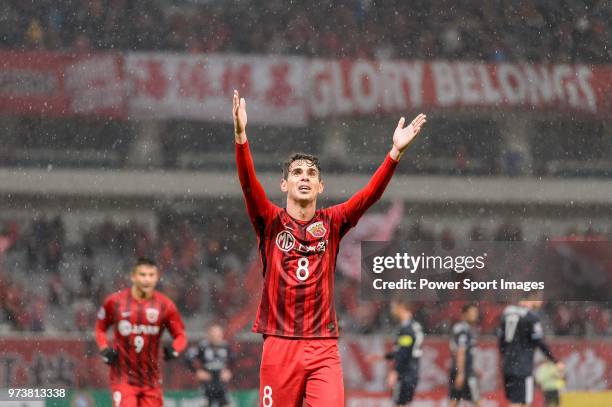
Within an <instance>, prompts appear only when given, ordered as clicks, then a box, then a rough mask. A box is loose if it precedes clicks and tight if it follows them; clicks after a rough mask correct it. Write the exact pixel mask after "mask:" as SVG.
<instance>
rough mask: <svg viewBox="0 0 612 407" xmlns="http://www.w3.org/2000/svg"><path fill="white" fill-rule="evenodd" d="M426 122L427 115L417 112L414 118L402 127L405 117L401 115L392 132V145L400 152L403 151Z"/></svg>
mask: <svg viewBox="0 0 612 407" xmlns="http://www.w3.org/2000/svg"><path fill="white" fill-rule="evenodd" d="M426 122H427V116H425V115H424V114H423V113H421V114H419V115H418V116H417V117H415V118H414V120H413V121H412V122H411V123H410V124H409V125H408V126H407V127H404V124H405V119H404V118H403V117H402V118H401V119H400V120H399V123H397V128H396V129H395V132H394V133H393V145H394V146H395V148H397V149H398V150H399V151H400V152H403V151H404V150H405V149H406V147H408V145H409V144H410V143H411V142H412V140H414V138H415V137H416V136H417V134H419V132H420V131H421V128H422V127H423V125H424V124H425V123H426Z"/></svg>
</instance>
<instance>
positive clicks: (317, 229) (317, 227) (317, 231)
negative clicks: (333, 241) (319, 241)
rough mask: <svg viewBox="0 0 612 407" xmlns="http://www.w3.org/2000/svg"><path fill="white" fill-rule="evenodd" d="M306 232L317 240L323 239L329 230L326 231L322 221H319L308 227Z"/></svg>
mask: <svg viewBox="0 0 612 407" xmlns="http://www.w3.org/2000/svg"><path fill="white" fill-rule="evenodd" d="M306 231H307V232H308V233H310V234H311V235H312V236H314V237H316V238H321V237H323V236H325V233H326V232H327V229H325V226H324V225H323V222H322V221H318V222H315V223H313V224H312V225H310V226H308V228H306Z"/></svg>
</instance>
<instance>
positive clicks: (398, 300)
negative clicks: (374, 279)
mask: <svg viewBox="0 0 612 407" xmlns="http://www.w3.org/2000/svg"><path fill="white" fill-rule="evenodd" d="M391 303H392V304H397V305H398V306H400V307H401V308H403V309H405V310H408V311H410V312H414V304H413V303H412V301H410V300H408V299H407V298H405V297H404V296H400V295H398V296H396V297H394V298H393V299H391Z"/></svg>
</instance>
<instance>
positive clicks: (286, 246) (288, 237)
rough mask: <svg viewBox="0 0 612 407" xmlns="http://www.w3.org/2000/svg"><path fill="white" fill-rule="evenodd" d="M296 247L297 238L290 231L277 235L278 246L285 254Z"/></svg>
mask: <svg viewBox="0 0 612 407" xmlns="http://www.w3.org/2000/svg"><path fill="white" fill-rule="evenodd" d="M294 245H295V237H293V235H292V234H291V232H289V231H288V230H283V231H282V232H280V233H279V234H278V235H276V246H278V248H279V249H281V250H282V251H284V252H288V251H289V250H291V249H293V246H294Z"/></svg>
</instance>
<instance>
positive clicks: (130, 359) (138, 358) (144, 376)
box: [96, 289, 187, 387]
mask: <svg viewBox="0 0 612 407" xmlns="http://www.w3.org/2000/svg"><path fill="white" fill-rule="evenodd" d="M111 325H112V326H113V338H114V339H113V342H114V344H113V346H114V348H115V349H116V350H117V352H118V354H119V359H118V361H117V363H115V364H113V365H112V366H111V369H110V382H111V384H113V385H115V384H130V385H133V386H148V387H158V386H159V385H160V384H161V378H160V374H159V353H160V351H159V344H160V338H161V336H162V334H163V332H164V329H166V328H167V329H168V330H169V331H170V334H171V335H172V337H173V338H174V341H173V343H172V346H173V348H174V350H175V351H177V352H182V351H183V350H184V349H185V347H186V346H187V336H186V335H185V326H184V324H183V320H182V319H181V316H180V315H179V313H178V310H177V309H176V305H174V303H173V302H172V301H171V300H170V299H169V298H168V297H166V296H165V295H163V294H161V293H160V292H157V291H154V292H153V296H152V297H151V298H149V299H144V300H137V299H135V298H134V297H133V296H132V292H131V289H126V290H123V291H118V292H116V293H114V294H111V295H109V296H108V297H107V298H106V300H105V301H104V305H102V307H100V310H99V311H98V319H97V322H96V342H97V344H98V347H99V349H100V350H102V349H105V348H107V347H109V344H108V340H107V338H106V330H107V329H108V328H109V327H110V326H111Z"/></svg>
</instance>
